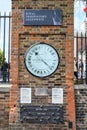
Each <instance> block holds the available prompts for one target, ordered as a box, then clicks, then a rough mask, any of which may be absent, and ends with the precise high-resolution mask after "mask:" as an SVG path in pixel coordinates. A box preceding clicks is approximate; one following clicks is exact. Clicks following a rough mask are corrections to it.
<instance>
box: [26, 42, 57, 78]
mask: <svg viewBox="0 0 87 130" xmlns="http://www.w3.org/2000/svg"><path fill="white" fill-rule="evenodd" d="M24 62H25V66H26V68H27V70H28V71H29V72H30V73H31V74H33V75H34V76H37V77H42V78H43V77H47V76H50V75H51V74H53V73H54V72H55V71H56V69H57V68H58V65H59V55H58V52H57V51H56V49H55V48H54V47H52V46H51V45H49V44H46V43H37V44H34V45H33V46H31V47H30V48H29V49H28V50H27V52H26V53H25V57H24Z"/></svg>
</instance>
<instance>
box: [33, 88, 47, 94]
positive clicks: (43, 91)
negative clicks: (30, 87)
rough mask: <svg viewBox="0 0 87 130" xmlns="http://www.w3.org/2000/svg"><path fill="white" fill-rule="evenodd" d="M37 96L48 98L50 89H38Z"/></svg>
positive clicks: (36, 90)
mask: <svg viewBox="0 0 87 130" xmlns="http://www.w3.org/2000/svg"><path fill="white" fill-rule="evenodd" d="M35 95H36V96H46V95H48V89H47V88H36V89H35Z"/></svg>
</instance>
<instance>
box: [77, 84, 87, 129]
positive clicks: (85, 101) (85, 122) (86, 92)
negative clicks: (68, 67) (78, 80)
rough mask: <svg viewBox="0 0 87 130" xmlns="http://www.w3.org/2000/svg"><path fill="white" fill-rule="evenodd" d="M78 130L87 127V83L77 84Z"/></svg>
mask: <svg viewBox="0 0 87 130" xmlns="http://www.w3.org/2000/svg"><path fill="white" fill-rule="evenodd" d="M75 103H76V128H77V129H76V130H86V129H87V85H76V86H75Z"/></svg>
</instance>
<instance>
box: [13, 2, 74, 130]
mask: <svg viewBox="0 0 87 130" xmlns="http://www.w3.org/2000/svg"><path fill="white" fill-rule="evenodd" d="M73 3H74V2H73V0H66V1H65V0H63V1H61V0H57V1H55V0H53V1H50V0H46V1H45V0H43V1H41V0H37V1H35V0H32V1H29V0H21V1H18V0H12V40H11V41H12V45H11V81H12V87H11V91H10V125H11V129H13V128H14V127H16V129H19V128H20V129H21V128H24V129H29V130H31V129H32V130H43V129H44V130H57V129H60V130H68V129H72V130H76V126H75V100H74V82H73V78H74V75H73V59H74V58H73V55H74V54H73V53H74V40H73V27H74V26H73V17H74V16H73V6H74V5H73ZM26 9H31V10H38V9H40V10H42V9H47V10H57V9H60V10H61V11H62V24H61V26H60V25H59V26H54V25H51V26H48V25H45V26H44V25H42V26H39V25H38V26H31V25H28V26H24V25H23V13H24V10H26ZM38 42H44V43H48V44H49V45H51V46H53V47H54V48H56V50H57V51H58V53H59V57H60V63H59V67H58V69H57V70H56V71H55V73H53V74H52V75H51V76H49V77H46V78H38V77H35V76H34V75H32V74H31V73H29V72H28V71H27V69H26V67H25V64H24V56H25V53H26V51H27V49H28V48H29V47H31V46H32V45H34V44H35V43H38ZM21 88H27V89H28V88H29V89H31V95H32V96H31V103H30V104H29V103H28V104H27V105H28V106H29V105H31V106H41V105H42V106H44V107H45V106H46V107H47V106H58V107H59V106H62V107H63V116H64V117H63V119H64V121H63V124H61V123H58V124H51V123H48V124H44V123H43V124H40V123H33V125H32V123H27V121H26V122H25V123H24V124H23V123H22V122H21V119H20V109H21V107H22V106H23V105H24V106H25V104H23V103H22V104H21V102H20V98H21V95H20V90H21ZM38 88H39V89H41V88H47V90H48V94H47V95H45V96H43V95H39V96H38V94H37V92H36V91H37V89H38ZM53 88H62V90H63V103H62V104H53V103H52V96H53V95H52V89H53ZM45 90H46V89H45ZM47 109H48V108H47ZM28 118H29V117H28ZM69 127H70V128H69Z"/></svg>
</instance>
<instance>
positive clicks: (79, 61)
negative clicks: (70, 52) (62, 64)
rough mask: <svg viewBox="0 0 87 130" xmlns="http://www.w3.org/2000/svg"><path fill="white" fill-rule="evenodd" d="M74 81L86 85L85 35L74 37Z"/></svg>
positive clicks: (86, 39) (86, 36) (78, 34)
mask: <svg viewBox="0 0 87 130" xmlns="http://www.w3.org/2000/svg"><path fill="white" fill-rule="evenodd" d="M75 67H76V68H75ZM74 81H75V83H76V84H87V33H76V34H75V36H74Z"/></svg>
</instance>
